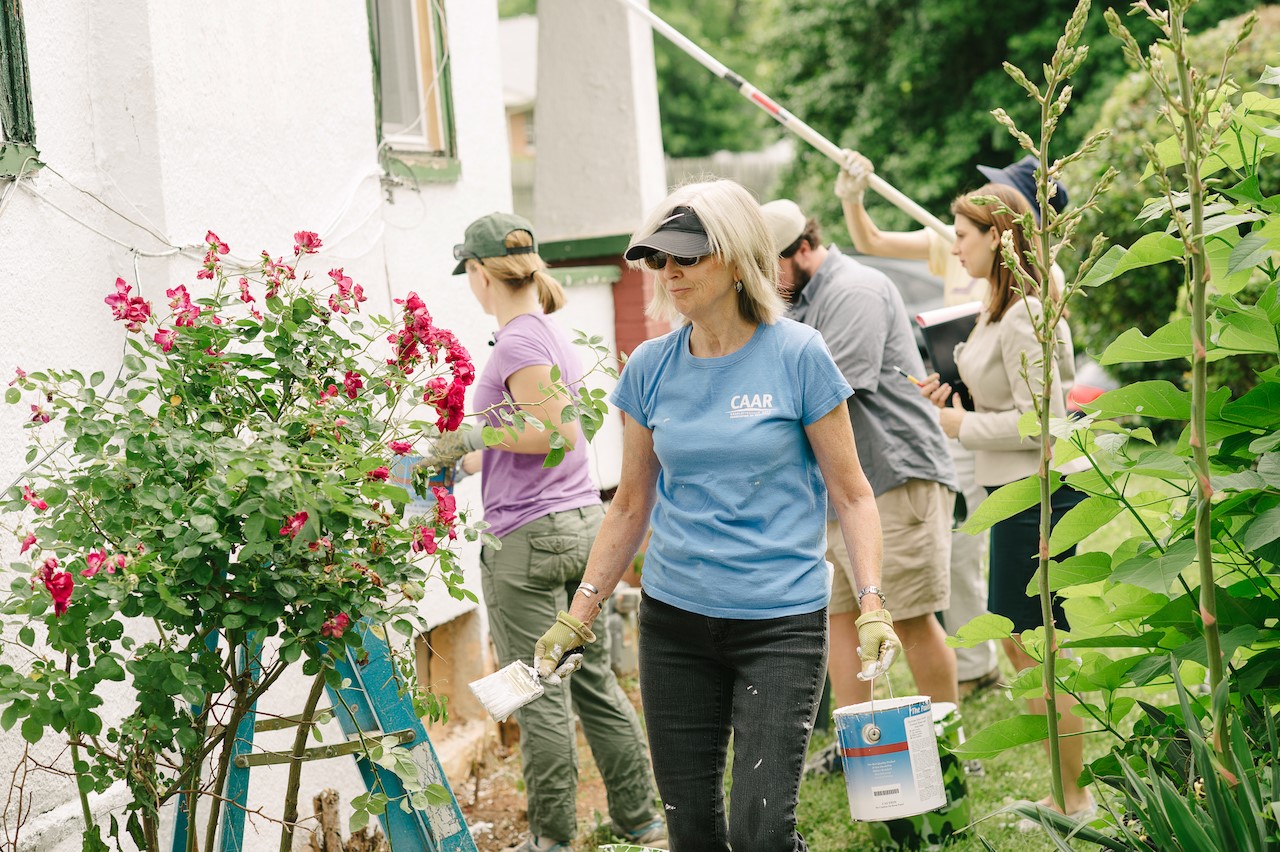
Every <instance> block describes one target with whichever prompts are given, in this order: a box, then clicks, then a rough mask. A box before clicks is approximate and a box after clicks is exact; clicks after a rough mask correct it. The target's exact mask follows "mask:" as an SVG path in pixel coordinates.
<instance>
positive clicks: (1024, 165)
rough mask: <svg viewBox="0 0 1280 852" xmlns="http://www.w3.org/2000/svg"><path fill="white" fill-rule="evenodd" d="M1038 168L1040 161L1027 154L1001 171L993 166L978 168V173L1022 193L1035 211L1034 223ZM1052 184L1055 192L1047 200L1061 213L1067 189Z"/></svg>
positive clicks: (1063, 208) (1037, 212)
mask: <svg viewBox="0 0 1280 852" xmlns="http://www.w3.org/2000/svg"><path fill="white" fill-rule="evenodd" d="M1039 167H1040V161H1039V160H1037V159H1036V158H1035V157H1033V156H1031V155H1030V154H1028V155H1027V156H1025V157H1023V158H1022V159H1021V160H1019V161H1018V162H1016V163H1014V164H1013V165H1009V166H1005V167H1004V168H1003V169H997V168H995V167H993V166H978V171H980V172H982V175H983V177H985V178H986V179H987V180H989V181H991V182H992V183H1001V184H1004V185H1005V186H1011V187H1013V188H1014V189H1016V190H1018V192H1020V193H1022V197H1023V198H1025V199H1027V203H1028V204H1030V205H1031V209H1032V210H1034V211H1035V214H1036V221H1037V222H1039V221H1040V205H1039V204H1037V203H1036V169H1038V168H1039ZM1053 184H1054V186H1055V187H1057V192H1055V193H1054V194H1053V198H1050V199H1049V206H1050V207H1052V208H1053V209H1054V210H1055V211H1057V212H1058V213H1061V212H1062V211H1063V210H1065V209H1066V208H1067V188H1066V187H1065V186H1063V185H1062V182H1061V181H1056V180H1055V181H1054V182H1053Z"/></svg>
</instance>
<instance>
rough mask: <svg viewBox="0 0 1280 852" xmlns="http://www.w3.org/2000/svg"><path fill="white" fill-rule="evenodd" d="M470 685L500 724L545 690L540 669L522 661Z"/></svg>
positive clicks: (504, 667)
mask: <svg viewBox="0 0 1280 852" xmlns="http://www.w3.org/2000/svg"><path fill="white" fill-rule="evenodd" d="M467 685H468V686H470V687H471V691H472V692H473V693H474V694H475V696H476V699H477V700H478V701H479V702H480V703H481V704H483V705H484V709H485V710H488V711H489V715H490V716H492V717H493V718H494V719H495V720H496V721H499V722H505V721H506V719H507V717H508V716H510V715H511V714H512V713H514V712H516V711H517V710H519V709H520V708H521V707H523V706H524V705H526V704H528V703H529V702H530V701H533V700H534V699H535V698H538V697H540V696H541V695H542V693H543V692H544V691H545V690H543V688H542V683H541V681H540V680H539V679H538V671H537V669H535V668H534V667H533V666H530V665H526V664H525V663H523V662H521V661H520V660H516V661H515V662H514V663H511V664H510V665H507V666H503V667H502V668H500V669H498V670H497V671H496V672H494V673H493V674H491V675H485V676H484V677H482V678H480V679H479V680H476V681H472V682H471V683H469V684H467Z"/></svg>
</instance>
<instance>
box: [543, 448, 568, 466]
mask: <svg viewBox="0 0 1280 852" xmlns="http://www.w3.org/2000/svg"><path fill="white" fill-rule="evenodd" d="M563 460H564V447H552V448H551V451H550V452H548V453H547V457H546V458H545V459H543V461H542V466H543V467H544V468H547V467H555V466H556V465H558V464H560V462H562V461H563Z"/></svg>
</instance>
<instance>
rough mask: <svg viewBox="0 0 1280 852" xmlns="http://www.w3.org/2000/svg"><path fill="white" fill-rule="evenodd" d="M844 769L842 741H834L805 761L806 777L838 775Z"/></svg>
mask: <svg viewBox="0 0 1280 852" xmlns="http://www.w3.org/2000/svg"><path fill="white" fill-rule="evenodd" d="M843 771H844V762H843V761H842V760H841V759H840V743H839V741H833V742H832V743H831V745H829V746H827V747H826V748H824V749H823V750H822V751H820V752H818V753H817V754H815V755H814V756H813V757H811V758H809V759H808V760H806V761H805V762H804V774H805V777H806V778H807V777H809V776H811V775H837V774H839V773H840V772H843Z"/></svg>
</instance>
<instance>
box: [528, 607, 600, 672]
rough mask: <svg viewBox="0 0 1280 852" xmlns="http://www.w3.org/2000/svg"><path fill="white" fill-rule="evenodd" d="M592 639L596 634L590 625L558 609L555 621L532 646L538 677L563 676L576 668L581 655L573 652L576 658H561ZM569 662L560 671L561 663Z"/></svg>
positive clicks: (579, 664)
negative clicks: (567, 668) (566, 669)
mask: <svg viewBox="0 0 1280 852" xmlns="http://www.w3.org/2000/svg"><path fill="white" fill-rule="evenodd" d="M594 641H596V634H594V633H592V632H591V628H590V627H587V626H586V625H585V624H583V623H582V622H581V621H579V620H578V619H576V618H574V617H573V616H572V615H570V614H569V613H567V612H565V611H564V610H560V613H559V614H558V615H557V616H556V623H555V624H553V625H551V629H550V630H548V631H547V632H546V633H544V634H542V638H541V639H539V640H538V643H537V644H536V645H534V646H533V667H534V668H536V669H537V670H538V676H539V677H542V678H550V677H552V676H558V677H563V676H564V675H567V674H569V672H572V671H577V670H578V667H579V666H581V665H582V655H581V654H574V655H573V656H575V657H577V658H578V659H577V660H563V659H562V658H563V657H564V656H565V655H566V654H568V653H569V652H570V651H572V650H573V649H574V648H581V647H582V646H583V645H588V644H590V643H592V642H594ZM569 662H572V666H570V667H569V670H568V671H561V669H563V668H565V666H564V665H563V663H569Z"/></svg>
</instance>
